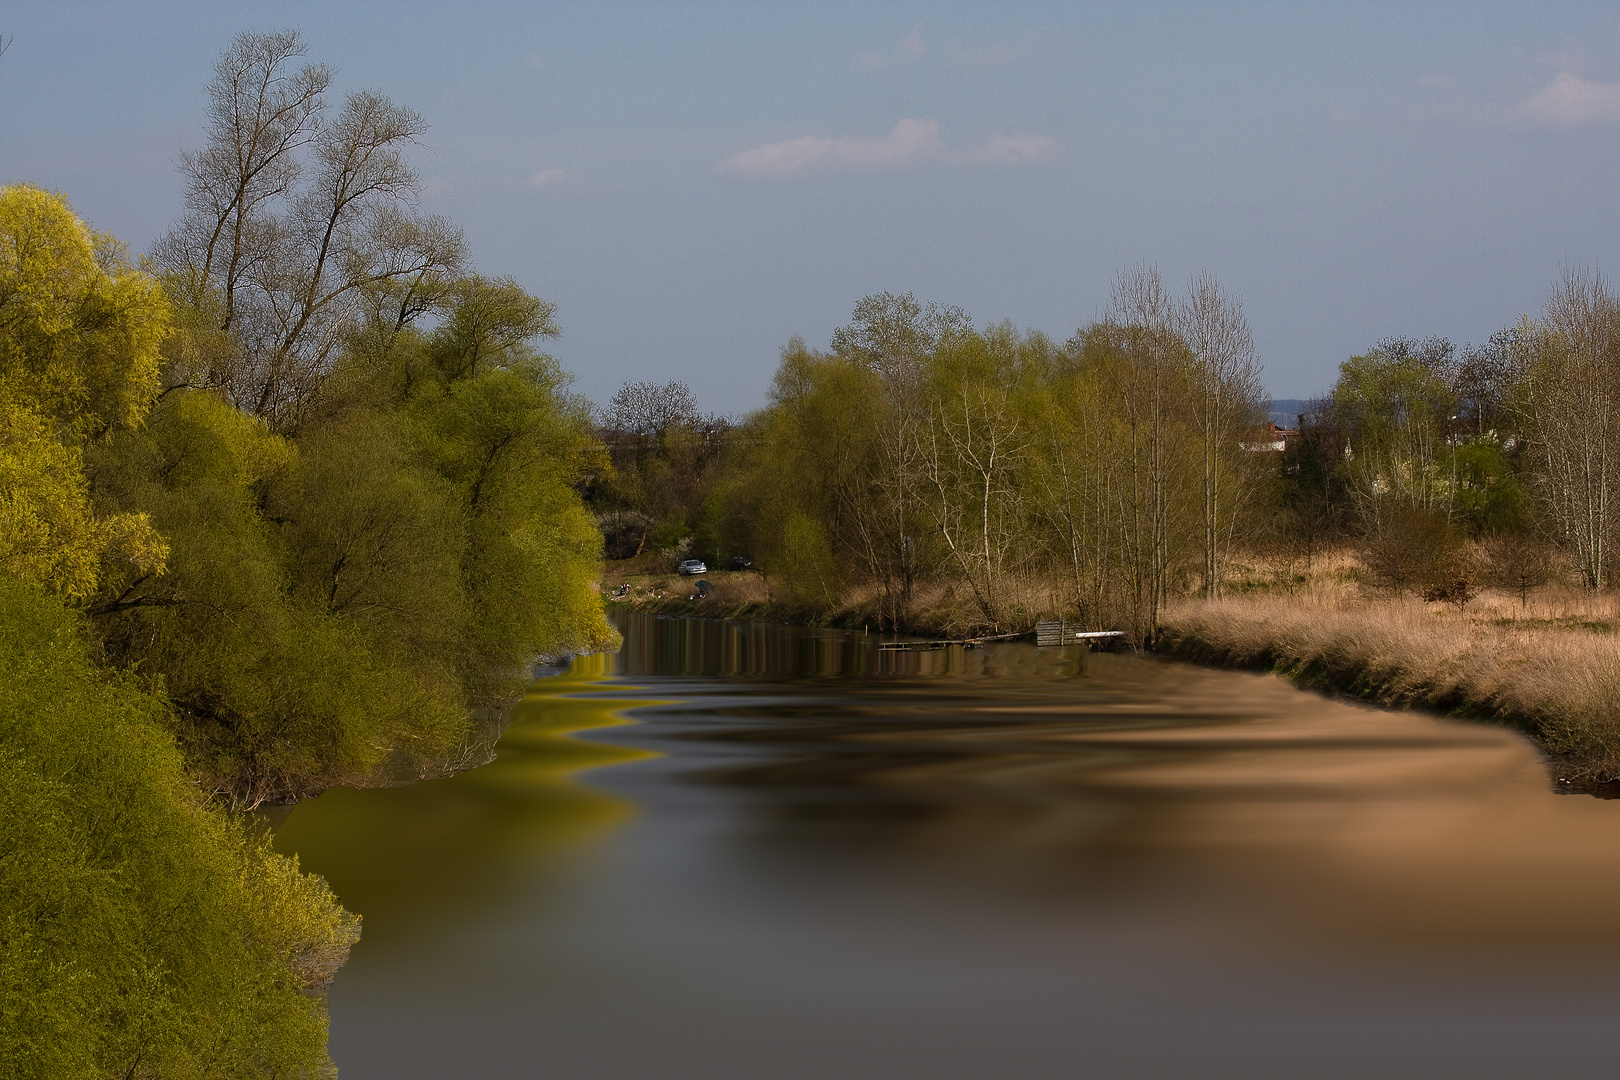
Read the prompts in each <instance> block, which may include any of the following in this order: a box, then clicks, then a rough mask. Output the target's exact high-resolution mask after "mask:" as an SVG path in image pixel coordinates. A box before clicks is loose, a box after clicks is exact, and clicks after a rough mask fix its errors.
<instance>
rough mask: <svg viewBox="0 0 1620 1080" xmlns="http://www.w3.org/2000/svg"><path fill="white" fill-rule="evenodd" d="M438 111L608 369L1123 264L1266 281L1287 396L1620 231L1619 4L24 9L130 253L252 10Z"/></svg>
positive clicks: (464, 160)
mask: <svg viewBox="0 0 1620 1080" xmlns="http://www.w3.org/2000/svg"><path fill="white" fill-rule="evenodd" d="M286 26H296V27H299V28H301V29H302V30H303V32H304V34H305V35H306V37H307V38H308V40H309V41H310V44H311V46H312V51H311V56H312V58H315V59H319V60H323V61H325V62H328V63H330V64H332V65H333V66H335V67H336V68H337V69H338V78H337V82H336V84H335V89H337V90H338V91H339V92H342V91H346V90H352V89H361V88H375V89H380V90H382V91H383V92H384V93H386V94H388V95H389V96H390V97H392V98H394V99H395V100H397V101H400V102H403V103H405V104H408V105H410V106H412V107H413V108H415V109H417V110H418V111H420V112H421V113H423V114H424V115H425V117H426V118H427V120H428V121H429V123H430V124H431V125H432V127H431V130H430V131H429V133H428V135H427V136H426V138H425V139H424V145H423V146H422V147H421V148H420V149H419V150H418V151H417V152H416V154H415V156H414V159H413V160H414V162H415V164H416V165H417V167H418V169H419V171H420V172H421V174H422V176H423V178H424V180H425V181H426V189H425V196H424V200H423V208H424V209H426V210H429V211H433V212H439V213H445V214H448V215H450V216H451V217H453V218H454V219H455V220H456V221H457V222H458V223H460V224H461V225H462V226H463V227H464V228H465V230H466V232H467V236H468V238H469V240H470V242H471V244H472V248H473V252H474V257H475V261H476V263H477V265H478V266H479V268H480V269H482V270H483V271H484V272H486V273H491V274H512V275H514V276H515V277H517V279H518V280H519V281H520V282H522V283H523V284H524V285H525V286H526V287H527V288H528V289H529V290H530V291H532V292H535V293H538V294H539V295H541V296H544V297H546V298H547V299H549V300H552V301H554V302H556V303H557V304H558V305H559V307H560V311H559V321H560V322H561V324H562V327H563V331H564V333H563V336H562V337H561V338H560V339H558V340H557V341H555V342H554V343H552V345H551V347H550V348H551V351H552V352H553V353H554V354H555V355H557V356H558V357H559V359H561V360H562V361H563V362H564V364H565V365H566V366H567V367H569V369H570V370H572V371H573V372H574V373H575V375H576V376H577V382H576V388H577V389H579V390H581V391H583V392H584V393H587V394H589V395H590V396H592V397H593V398H596V399H597V400H599V401H600V400H604V399H605V398H606V397H608V396H609V395H611V394H612V392H613V390H614V389H616V388H617V387H618V386H619V385H620V384H621V383H623V382H624V381H625V380H627V379H655V380H658V381H663V380H665V379H671V378H676V379H681V380H684V381H685V382H687V383H688V384H689V385H690V386H692V388H693V389H694V390H695V391H696V392H697V394H698V397H699V400H700V402H701V403H702V404H703V405H704V407H705V408H709V409H713V410H716V411H721V412H732V413H737V412H743V411H746V410H748V409H751V408H754V407H757V406H758V405H759V404H761V403H762V402H763V399H764V393H765V390H766V387H767V386H768V384H769V381H770V377H771V374H772V372H773V370H774V368H775V364H776V359H777V353H778V350H779V349H780V347H781V345H782V344H783V343H784V342H786V341H787V339H788V338H789V337H790V336H791V335H792V334H794V333H800V334H803V335H804V336H805V338H806V339H807V340H808V341H809V342H810V343H811V344H813V345H824V344H825V343H826V341H827V338H828V335H829V334H830V333H831V331H832V329H833V328H834V327H835V326H837V325H839V324H840V323H842V322H844V321H846V320H847V318H848V316H849V312H850V310H851V308H852V307H853V306H854V304H855V302H856V301H857V300H858V299H859V298H860V297H861V296H863V295H865V294H867V293H870V292H875V291H879V290H883V289H888V290H892V291H895V292H905V291H911V292H915V293H916V294H917V295H918V296H919V297H920V298H923V299H930V300H939V301H943V302H949V303H955V304H960V305H962V306H963V307H965V308H966V309H967V310H968V311H970V312H971V313H972V314H973V315H974V317H975V318H976V319H977V320H978V322H979V323H980V324H981V325H984V324H987V323H990V322H996V321H1000V320H1002V319H1010V320H1012V321H1013V322H1014V323H1016V324H1018V325H1019V326H1022V327H1030V328H1035V329H1041V330H1044V331H1046V332H1047V333H1049V334H1052V335H1053V336H1056V337H1059V338H1062V337H1066V336H1067V335H1069V334H1070V333H1072V332H1073V331H1074V330H1075V328H1076V327H1078V326H1080V325H1082V324H1084V323H1086V322H1087V321H1089V320H1090V319H1092V318H1094V317H1095V316H1096V315H1097V314H1098V313H1099V312H1100V310H1101V307H1102V305H1103V303H1104V302H1105V300H1106V297H1107V293H1108V285H1109V282H1110V280H1111V279H1112V278H1113V276H1114V275H1115V273H1116V272H1117V271H1118V270H1119V269H1120V268H1122V267H1125V266H1128V265H1131V264H1134V263H1137V262H1146V263H1152V264H1155V265H1157V266H1158V267H1159V269H1160V270H1161V271H1162V272H1163V274H1164V275H1165V277H1166V278H1167V280H1168V281H1169V282H1170V283H1171V284H1172V285H1176V286H1180V285H1182V284H1183V283H1184V282H1185V281H1186V280H1187V279H1188V278H1189V277H1190V276H1191V275H1192V274H1193V273H1195V272H1197V271H1199V270H1201V269H1205V268H1207V269H1210V270H1212V271H1214V272H1215V273H1216V274H1217V275H1218V276H1219V277H1220V279H1221V280H1222V282H1223V283H1224V284H1225V285H1226V286H1227V287H1228V288H1229V289H1231V290H1232V291H1233V292H1235V293H1237V294H1239V295H1241V297H1242V298H1243V302H1244V306H1245V310H1246V312H1247V314H1248V317H1249V321H1250V325H1251V327H1252V328H1253V330H1254V333H1255V338H1256V342H1257V344H1258V346H1259V348H1260V351H1261V356H1262V360H1263V361H1264V363H1265V369H1266V381H1267V385H1268V386H1269V387H1270V388H1271V390H1272V392H1273V393H1274V394H1275V395H1277V396H1279V397H1297V396H1307V395H1309V394H1312V393H1316V392H1319V391H1321V390H1324V389H1326V388H1327V387H1328V386H1329V385H1330V384H1331V382H1332V380H1333V377H1334V373H1335V371H1336V369H1337V365H1338V364H1339V362H1340V361H1342V360H1343V359H1344V358H1345V357H1347V356H1349V355H1351V354H1352V353H1355V352H1359V351H1362V350H1364V349H1365V348H1366V347H1367V346H1368V345H1370V344H1372V343H1373V342H1374V341H1376V340H1377V339H1379V338H1381V337H1384V336H1386V335H1390V334H1408V335H1427V334H1443V335H1446V336H1449V337H1451V338H1453V339H1454V340H1458V341H1480V340H1483V339H1484V338H1486V337H1488V336H1489V334H1490V333H1491V332H1492V331H1493V330H1495V329H1497V328H1499V327H1501V326H1504V325H1507V324H1509V323H1511V322H1512V321H1513V320H1514V319H1516V318H1517V316H1518V315H1519V313H1521V312H1534V311H1536V310H1538V309H1539V308H1540V306H1541V304H1542V302H1543V300H1544V299H1545V297H1546V294H1547V290H1548V288H1549V286H1550V285H1551V284H1552V282H1553V281H1554V280H1555V278H1556V277H1557V276H1558V275H1559V274H1560V273H1561V272H1562V271H1563V270H1564V269H1566V268H1568V267H1595V268H1598V269H1600V270H1605V271H1614V270H1616V267H1617V263H1620V260H1616V258H1615V253H1616V251H1617V241H1620V204H1617V195H1620V167H1617V166H1620V4H1616V3H1608V4H1514V5H1491V4H1483V3H1472V4H1456V5H1417V4H1366V5H1349V4H1339V5H1332V6H1327V5H1322V6H1313V5H1308V4H1300V3H1292V4H1220V5H1217V4H1163V5H1146V4H1138V5H1087V4H1035V3H1031V4H1016V3H1015V4H1008V3H998V4H995V5H990V4H882V3H860V4H813V3H806V4H798V5H786V4H769V5H766V4H759V5H749V4H680V5H667V4H666V5H656V4H627V5H608V4H590V5H574V4H494V3H489V4H484V3H463V4H450V3H442V2H441V3H433V4H410V3H392V4H367V3H357V2H346V3H343V4H341V5H339V4H299V3H274V2H259V3H254V4H250V5H232V4H228V3H208V4H204V3H187V4H181V3H173V4H157V3H147V4H122V3H121V4H104V5H84V4H72V3H60V2H59V3H51V4H44V3H30V2H27V0H22V2H13V3H11V4H9V5H7V7H6V10H5V11H4V13H0V34H3V35H4V36H6V37H8V38H11V39H12V44H11V46H10V48H9V50H8V51H7V52H6V53H5V55H4V56H3V57H0V182H12V181H17V180H27V181H32V182H34V183H37V184H41V185H43V186H46V187H50V188H54V189H57V190H60V191H62V192H63V193H64V194H66V195H67V196H68V197H69V198H70V199H71V201H72V202H73V204H74V206H75V207H76V208H77V209H78V211H79V212H80V214H81V215H83V216H84V217H86V218H87V219H89V220H90V221H91V222H92V223H93V224H94V225H96V226H97V227H98V228H102V229H107V230H110V231H111V232H113V233H114V234H116V235H117V236H119V237H120V238H121V239H123V240H125V241H127V242H128V243H130V244H131V245H132V246H134V247H135V248H136V249H137V250H140V249H143V248H145V247H146V246H147V245H149V244H150V243H151V241H152V240H153V239H154V238H155V237H156V236H158V235H159V234H160V233H161V232H162V231H163V230H164V229H165V228H166V227H167V225H168V224H169V222H170V221H171V220H172V219H173V218H174V217H175V216H176V214H177V212H178V209H179V202H180V181H179V177H178V174H177V173H176V172H175V169H174V162H175V159H176V157H177V155H178V154H179V152H180V151H181V150H182V149H183V148H186V147H191V146H195V145H197V144H198V142H199V140H200V133H201V125H200V117H201V111H202V87H203V84H204V83H205V81H206V80H207V78H208V76H209V71H210V68H211V65H212V64H213V62H214V59H215V58H216V57H217V55H218V54H219V52H220V50H221V49H223V48H224V46H225V45H226V43H227V42H228V41H229V39H230V38H231V36H232V35H233V34H234V33H236V32H237V31H238V30H241V29H243V28H247V27H255V28H260V29H271V28H279V27H286Z"/></svg>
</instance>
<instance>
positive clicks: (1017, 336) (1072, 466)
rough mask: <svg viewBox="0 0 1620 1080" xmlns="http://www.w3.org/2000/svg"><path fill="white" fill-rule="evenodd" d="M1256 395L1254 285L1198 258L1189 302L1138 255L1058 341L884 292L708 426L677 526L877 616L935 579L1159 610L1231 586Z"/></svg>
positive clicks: (614, 423)
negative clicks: (861, 599)
mask: <svg viewBox="0 0 1620 1080" xmlns="http://www.w3.org/2000/svg"><path fill="white" fill-rule="evenodd" d="M630 389H631V387H627V388H626V390H627V391H629V390H630ZM656 389H658V388H655V387H641V388H640V391H639V392H643V393H645V392H648V391H652V390H656ZM682 389H683V390H684V388H682ZM666 392H667V388H666ZM616 401H617V399H616ZM1265 404H1266V402H1265V400H1264V398H1263V391H1262V389H1261V386H1260V381H1259V364H1258V360H1257V358H1256V356H1255V351H1254V345H1253V341H1252V338H1251V336H1250V334H1249V331H1248V328H1247V324H1246V322H1245V320H1244V317H1243V313H1242V308H1241V305H1240V304H1239V303H1238V301H1237V300H1236V299H1235V298H1234V297H1232V296H1231V295H1229V294H1228V293H1227V292H1225V291H1224V290H1223V289H1222V288H1221V286H1220V284H1219V283H1218V282H1217V281H1216V280H1215V279H1214V278H1213V277H1212V276H1209V275H1203V276H1200V277H1199V278H1197V279H1196V280H1195V281H1194V282H1193V283H1192V285H1191V287H1190V289H1189V291H1188V294H1187V295H1186V296H1185V297H1181V298H1178V297H1175V296H1173V295H1172V294H1171V293H1170V291H1169V290H1168V289H1167V287H1166V286H1165V284H1164V282H1163V280H1162V279H1161V277H1160V276H1159V274H1158V273H1157V272H1156V271H1154V270H1152V269H1151V268H1145V267H1139V268H1136V269H1133V270H1130V271H1127V272H1125V273H1123V274H1121V275H1120V277H1119V279H1118V280H1117V281H1116V283H1115V287H1114V290H1113V295H1112V298H1111V302H1110V307H1109V311H1108V313H1107V314H1106V315H1105V316H1104V317H1103V318H1102V319H1100V320H1098V321H1096V322H1094V323H1093V324H1091V325H1089V326H1087V327H1084V328H1082V329H1081V330H1079V331H1077V332H1076V333H1075V334H1074V335H1073V336H1072V337H1071V338H1069V339H1068V340H1067V341H1064V342H1061V343H1059V342H1056V341H1054V340H1052V339H1051V338H1049V337H1047V336H1046V335H1044V334H1041V333H1039V332H1025V331H1019V330H1018V329H1017V328H1015V327H1013V326H1012V325H1011V324H1007V323H1002V324H997V325H993V326H989V327H986V328H984V329H982V330H981V329H976V328H975V327H974V325H973V321H972V319H971V318H970V317H969V316H968V315H967V313H966V312H964V311H962V310H961V309H960V308H956V307H951V306H945V305H939V304H926V303H922V302H919V301H918V300H917V299H916V298H915V297H913V296H911V295H910V294H906V295H895V294H892V293H881V294H877V295H874V296H869V297H867V298H865V299H864V300H862V301H861V302H860V303H859V304H858V305H857V306H856V309H855V311H854V315H853V318H852V320H851V321H850V323H849V324H847V325H846V326H843V327H841V328H839V329H838V330H837V331H836V332H835V333H834V334H833V337H832V341H831V347H830V349H829V350H827V351H818V350H814V349H811V348H809V347H808V346H807V345H806V344H805V343H804V342H803V340H802V339H799V338H795V339H794V340H793V341H791V342H790V343H789V344H788V345H787V347H786V348H784V349H783V351H782V357H781V362H780V365H779V367H778V369H777V372H776V376H775V379H774V381H773V383H772V387H771V391H770V400H769V404H768V405H767V406H766V407H765V408H764V409H762V410H760V411H759V412H758V413H756V414H754V415H753V416H751V417H749V418H748V419H747V421H746V422H744V423H741V424H736V425H730V426H722V425H716V424H713V423H711V424H710V425H709V426H708V429H707V430H708V434H707V435H706V436H705V438H704V439H702V440H701V443H702V445H704V446H706V447H723V452H722V451H721V450H718V449H714V450H710V451H709V452H708V453H707V456H706V457H705V459H704V465H703V467H702V468H689V469H686V470H685V471H684V473H683V475H684V476H685V477H686V478H687V479H686V481H685V482H686V483H687V485H688V486H689V487H690V488H691V491H692V493H691V494H690V495H689V496H688V497H687V498H685V499H684V500H681V499H679V498H677V499H676V503H677V504H678V505H676V506H674V507H672V508H670V509H669V510H667V511H665V514H664V518H663V523H664V525H663V527H664V534H665V535H666V536H678V535H682V534H684V535H686V536H688V537H689V538H690V541H689V542H690V544H691V545H692V546H693V547H695V549H696V550H699V551H702V552H704V553H712V554H715V555H719V554H724V553H746V554H747V555H749V556H750V557H752V558H754V559H757V560H758V562H759V564H760V566H761V567H762V568H763V569H764V571H765V573H766V574H767V576H768V577H769V578H770V579H772V581H773V582H774V586H775V588H777V589H778V590H779V595H780V598H781V599H782V600H784V601H787V602H789V603H792V604H795V605H799V606H804V607H811V608H814V607H822V608H830V607H836V606H838V604H839V603H840V598H841V597H842V595H843V594H844V592H845V590H846V589H847V588H849V587H851V586H863V587H865V588H867V589H868V590H870V591H871V593H872V599H871V602H870V606H871V611H870V615H871V617H872V618H873V619H875V620H876V621H877V622H878V624H879V625H883V626H889V627H896V628H898V627H901V626H903V625H905V624H907V623H908V621H912V620H913V619H914V616H915V611H914V609H915V607H916V605H917V604H918V603H921V602H925V601H926V602H929V603H936V602H942V601H940V600H939V596H938V594H939V592H940V590H941V589H942V588H943V589H944V590H945V591H946V592H947V593H949V594H950V598H951V600H950V602H952V603H955V604H956V606H957V607H958V608H959V609H960V611H961V613H962V614H961V615H960V618H961V619H965V620H966V622H967V623H969V624H971V625H972V626H974V627H979V628H990V629H1007V628H1010V627H1014V626H1024V625H1027V624H1028V622H1029V621H1030V620H1031V619H1032V618H1034V617H1035V616H1037V615H1039V614H1041V613H1044V612H1047V611H1069V612H1073V613H1077V614H1078V615H1079V617H1081V618H1083V619H1087V620H1091V621H1102V622H1114V621H1120V620H1124V621H1126V622H1128V623H1129V624H1130V625H1132V626H1133V627H1149V626H1151V625H1152V623H1153V621H1154V620H1155V618H1156V616H1157V612H1158V611H1159V610H1160V608H1161V607H1162V606H1163V604H1164V603H1165V601H1166V600H1167V598H1169V597H1170V596H1172V595H1176V594H1179V593H1181V592H1184V591H1186V590H1188V589H1189V588H1196V589H1198V590H1201V591H1202V592H1204V593H1206V594H1207V595H1211V596H1215V595H1219V593H1220V590H1221V587H1222V581H1223V578H1224V574H1225V570H1224V567H1225V561H1226V559H1227V556H1228V553H1229V551H1230V549H1231V546H1232V545H1233V544H1234V543H1235V542H1236V539H1237V537H1238V536H1239V535H1240V530H1241V525H1242V522H1243V518H1244V514H1245V511H1246V510H1249V509H1252V504H1253V497H1254V489H1255V487H1256V485H1257V481H1256V479H1255V477H1256V475H1257V468H1258V463H1257V462H1255V461H1253V460H1251V458H1252V455H1249V454H1246V453H1245V452H1244V451H1243V449H1242V442H1243V439H1244V434H1245V433H1246V432H1249V431H1251V430H1252V429H1253V428H1254V427H1255V426H1256V424H1257V423H1259V419H1260V417H1262V416H1263V414H1264V409H1265ZM692 413H693V415H695V410H692ZM619 417H620V413H619V411H618V409H617V408H616V407H615V408H612V409H609V410H608V411H607V414H606V416H605V417H604V420H605V423H604V425H603V426H604V429H605V430H606V432H607V437H608V438H609V440H610V441H612V440H624V439H627V438H630V437H632V433H630V432H628V431H627V430H626V429H625V427H624V426H623V425H622V423H621V422H620V419H619ZM671 428H672V429H678V430H684V431H685V432H687V433H689V434H687V435H683V436H680V437H681V438H691V437H693V436H696V435H697V433H698V427H697V425H696V424H695V423H693V422H692V421H691V420H690V419H689V420H688V421H687V423H686V426H685V427H684V428H679V426H678V425H671ZM661 438H663V439H665V441H666V442H668V441H670V436H668V435H663V436H661ZM677 441H678V440H677ZM649 449H652V447H649ZM660 460H661V461H662V465H661V467H663V468H670V469H675V471H677V472H681V471H682V470H680V469H679V467H678V464H679V463H678V461H677V457H676V455H675V454H673V453H669V454H665V455H664V456H663V457H662V458H661V459H660ZM645 472H646V470H645V469H638V475H643V474H645ZM680 490H681V487H680V485H678V484H670V485H666V486H665V487H664V488H663V489H662V493H663V494H664V495H665V496H673V495H675V493H677V492H678V491H680ZM593 495H594V502H595V505H596V506H597V509H598V512H599V514H601V515H603V516H604V517H608V516H611V515H612V514H614V513H622V512H623V510H624V509H625V508H627V507H628V508H631V509H634V510H635V511H636V512H638V513H640V514H641V515H643V516H644V517H646V518H648V519H649V520H655V519H657V516H658V513H659V508H658V507H655V506H654V505H653V504H652V503H651V502H649V501H645V500H644V501H640V502H638V501H637V496H636V493H635V492H633V491H625V490H621V489H614V488H610V487H604V488H603V489H601V490H600V491H598V492H595V493H593ZM659 527H660V526H659V525H657V524H655V525H654V527H653V531H654V532H656V531H657V529H658V528H659Z"/></svg>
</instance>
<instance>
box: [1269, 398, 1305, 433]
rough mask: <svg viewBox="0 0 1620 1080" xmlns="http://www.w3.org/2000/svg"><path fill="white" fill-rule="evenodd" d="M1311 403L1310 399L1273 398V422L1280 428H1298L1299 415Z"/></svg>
mask: <svg viewBox="0 0 1620 1080" xmlns="http://www.w3.org/2000/svg"><path fill="white" fill-rule="evenodd" d="M1310 403H1311V399H1310V398H1272V399H1271V422H1272V423H1273V424H1276V425H1277V426H1278V427H1286V428H1291V427H1297V426H1298V425H1299V414H1300V413H1302V412H1304V411H1305V407H1306V406H1307V405H1309V404H1310Z"/></svg>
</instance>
